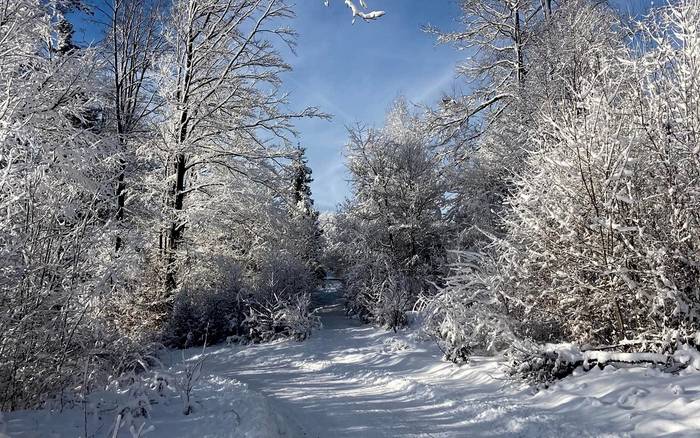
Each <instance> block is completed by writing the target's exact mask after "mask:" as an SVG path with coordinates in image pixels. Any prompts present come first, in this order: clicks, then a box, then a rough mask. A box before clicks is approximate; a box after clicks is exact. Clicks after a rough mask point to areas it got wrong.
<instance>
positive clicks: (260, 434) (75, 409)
mask: <svg viewBox="0 0 700 438" xmlns="http://www.w3.org/2000/svg"><path fill="white" fill-rule="evenodd" d="M184 369H185V365H184V364H180V365H176V366H174V367H172V368H170V369H169V370H167V373H153V377H154V378H153V380H152V382H164V381H166V380H169V381H170V382H169V384H170V385H173V382H174V381H175V380H177V379H178V378H179V377H180V376H181V375H182V374H183V373H184ZM147 386H148V388H147V390H145V391H141V390H139V389H137V390H134V388H128V389H123V390H116V389H115V390H111V391H101V392H96V393H93V394H92V395H91V396H90V397H89V398H88V403H87V404H83V403H81V402H77V401H74V402H71V403H66V404H64V406H63V408H61V406H60V405H59V404H56V405H55V406H53V407H52V409H45V410H40V411H17V412H12V413H5V414H4V417H0V438H6V437H26V438H48V437H52V438H54V437H71V438H73V437H79V436H83V437H84V436H86V435H87V436H95V437H110V438H112V437H120V438H121V437H128V438H135V437H141V436H147V437H149V438H158V437H163V438H177V437H202V438H207V437H208V438H214V437H217V438H224V437H226V438H274V437H284V436H290V432H289V429H288V427H287V425H286V423H285V420H284V418H283V417H282V416H280V415H279V414H278V413H276V412H275V411H274V410H273V409H272V408H271V407H270V403H269V401H268V399H267V398H265V397H264V396H263V395H261V394H260V393H257V392H255V391H251V390H250V389H249V388H248V387H247V385H245V384H243V383H241V382H239V381H237V380H235V379H233V378H229V377H225V376H221V375H217V374H216V373H208V372H207V364H206V361H205V363H204V366H203V370H202V376H201V377H200V379H199V380H198V381H197V382H195V383H194V385H193V389H192V393H191V397H192V408H193V411H192V413H190V414H189V415H184V414H183V400H182V394H178V391H177V390H176V389H174V390H172V391H170V390H160V391H159V390H156V389H155V387H154V386H153V385H152V384H150V383H148V382H147ZM144 396H146V397H145V398H146V399H144ZM138 407H142V408H143V409H142V412H144V413H145V414H144V415H139V414H138V411H139V409H137V408H138ZM117 424H119V430H118V432H117V433H116V434H115V433H114V428H115V426H116V425H117Z"/></svg>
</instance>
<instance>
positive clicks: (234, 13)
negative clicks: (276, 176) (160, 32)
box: [157, 0, 319, 294]
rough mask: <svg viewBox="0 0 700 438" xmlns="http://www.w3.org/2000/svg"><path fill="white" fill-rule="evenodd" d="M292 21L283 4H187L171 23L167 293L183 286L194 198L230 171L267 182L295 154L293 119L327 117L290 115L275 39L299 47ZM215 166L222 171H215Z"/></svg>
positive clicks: (165, 109)
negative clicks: (290, 145) (277, 162)
mask: <svg viewBox="0 0 700 438" xmlns="http://www.w3.org/2000/svg"><path fill="white" fill-rule="evenodd" d="M292 15H293V12H292V10H291V9H290V7H289V6H288V5H287V4H286V3H285V2H284V1H282V0H265V1H254V0H178V1H175V2H173V5H172V10H171V12H170V17H171V18H170V21H169V22H168V25H167V27H166V39H167V44H168V46H169V53H168V54H167V55H165V56H164V57H163V58H162V61H161V64H160V75H161V84H160V86H161V91H160V95H161V97H162V98H163V100H164V101H165V104H164V105H163V106H162V109H161V112H160V117H161V118H162V123H160V127H161V134H160V136H161V141H160V143H159V144H158V146H157V147H158V148H159V149H160V156H161V159H162V160H163V162H164V163H165V167H164V169H163V170H164V174H163V184H164V187H163V192H164V194H165V197H164V200H165V208H164V210H163V214H164V216H165V217H166V218H168V219H167V222H166V223H165V224H164V227H163V230H162V236H161V242H162V244H161V246H162V247H161V249H162V251H163V254H164V256H165V260H166V261H165V264H166V269H165V274H164V275H165V279H164V283H165V289H166V293H167V294H170V293H171V292H172V291H174V290H176V289H177V288H178V286H179V284H178V280H177V271H178V269H179V266H181V265H182V262H183V256H184V254H185V252H186V251H187V240H186V231H185V230H186V229H187V228H188V227H189V221H190V219H189V217H188V214H189V212H190V211H191V210H192V209H195V210H196V209H199V208H202V206H201V205H197V204H195V203H193V202H192V198H193V196H194V194H195V193H199V194H203V195H204V196H205V197H206V196H207V193H209V192H211V191H215V190H217V189H218V188H221V187H222V186H224V185H225V182H223V181H221V180H219V179H218V178H217V177H216V175H217V174H218V173H220V171H221V172H225V173H230V174H231V175H235V176H237V177H238V178H247V179H250V180H252V181H257V182H258V183H260V184H265V182H266V181H267V180H268V178H269V173H267V172H268V170H269V166H268V164H269V163H270V160H273V159H282V158H288V157H290V156H291V155H292V153H291V152H290V151H288V150H285V148H281V149H280V148H277V147H275V145H276V144H278V143H282V145H283V146H284V145H285V144H286V143H287V139H288V137H289V136H290V135H291V134H293V133H294V131H293V129H292V121H293V119H295V118H299V117H311V116H317V115H319V113H318V111H316V110H315V109H313V108H310V109H306V110H303V111H301V112H299V113H289V112H287V111H286V109H285V106H286V103H287V102H286V96H285V95H284V94H283V93H282V92H281V91H280V83H281V82H280V78H279V74H280V73H281V72H284V71H286V70H288V69H289V66H288V65H287V64H286V63H285V62H284V61H283V60H282V58H281V57H280V55H279V54H278V53H277V51H276V50H275V49H274V47H273V43H272V42H271V41H270V38H279V39H281V40H282V41H284V42H287V43H289V44H292V43H293V37H294V33H293V31H292V30H291V29H289V28H287V27H284V26H283V25H282V23H283V22H284V20H285V19H288V18H290V17H291V16H292ZM214 168H220V169H217V170H216V171H214Z"/></svg>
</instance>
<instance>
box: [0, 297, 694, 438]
mask: <svg viewBox="0 0 700 438" xmlns="http://www.w3.org/2000/svg"><path fill="white" fill-rule="evenodd" d="M316 300H317V302H318V303H319V304H320V305H321V309H320V316H321V319H322V322H323V328H322V329H320V330H318V331H316V332H315V333H314V334H313V336H312V337H311V338H310V339H309V340H307V341H305V342H294V341H277V342H273V343H269V344H260V345H249V346H242V345H223V346H214V347H210V348H208V349H206V351H204V353H203V352H202V351H201V350H197V349H192V350H187V351H185V352H184V361H183V358H182V356H181V354H182V353H179V352H178V353H172V357H171V358H169V359H168V358H166V367H167V371H168V373H170V374H174V375H177V374H178V373H180V374H181V373H182V372H183V370H184V369H185V367H186V366H188V364H189V366H191V365H192V364H194V363H196V362H197V361H198V360H200V359H201V357H202V354H204V356H206V357H205V359H204V363H203V367H202V376H201V378H200V380H199V381H198V382H197V383H196V384H195V389H194V393H193V397H194V400H195V404H194V406H195V409H194V412H193V413H192V414H190V415H188V416H185V415H183V414H182V402H181V401H180V400H177V397H173V398H172V399H165V400H162V401H159V402H156V403H152V408H151V417H150V418H149V419H148V423H147V427H151V426H152V429H153V430H152V431H151V432H149V433H147V434H146V436H148V437H156V438H157V437H167V438H173V437H185V436H192V437H280V436H281V437H333V438H341V437H363V438H364V437H367V438H371V437H396V436H402V437H466V436H473V437H481V436H483V437H563V436H576V437H645V436H649V437H651V436H659V435H663V436H678V437H686V436H688V437H691V436H698V434H699V433H700V415H699V414H698V412H700V397H698V396H699V395H700V378H699V377H700V376H699V375H698V372H697V371H696V370H695V369H694V368H693V367H689V368H688V369H686V370H684V371H682V372H681V373H680V374H678V375H672V374H668V373H662V372H660V371H658V370H656V369H655V368H653V367H651V365H648V366H637V367H622V368H618V367H616V366H613V365H609V366H608V367H606V368H605V369H604V370H600V369H598V368H597V367H594V368H593V369H592V370H591V371H589V372H584V371H582V370H581V369H580V368H579V369H578V370H576V371H575V372H574V375H572V376H570V377H568V378H566V379H563V380H561V381H560V382H558V383H556V384H555V385H553V386H551V387H550V388H549V389H546V390H541V391H538V392H535V391H533V390H532V389H531V388H530V387H528V386H526V385H523V384H519V383H516V382H512V381H509V380H507V379H505V378H504V375H503V372H502V371H501V368H500V366H499V362H498V360H497V358H485V357H475V358H472V360H471V362H470V363H469V364H467V365H464V366H461V367H458V366H456V365H453V364H451V363H447V362H444V361H442V360H441V353H440V351H439V350H438V348H437V346H435V345H434V344H433V343H432V342H423V341H420V340H419V339H418V337H417V335H416V333H417V332H416V331H415V330H406V331H403V332H399V333H398V334H395V333H393V332H387V331H383V330H378V329H376V328H373V327H370V326H366V325H361V324H360V323H359V322H358V321H356V320H353V319H348V318H347V317H346V316H345V314H344V312H343V310H342V306H341V305H340V304H338V302H337V296H336V293H328V292H325V293H322V294H320V295H319V296H318V297H317V298H316ZM577 353H578V352H576V351H573V350H572V351H571V354H572V355H574V354H577ZM678 355H679V356H681V355H683V357H685V358H686V360H687V361H697V359H698V357H697V353H696V352H693V351H691V350H683V353H678ZM599 359H600V358H599ZM168 363H169V365H167V364H168ZM693 363H695V362H693ZM101 397H102V398H103V399H104V402H103V404H102V405H101V407H100V408H99V409H97V410H96V412H98V413H99V415H98V416H101V417H102V420H99V419H98V418H96V417H97V416H91V419H90V421H89V426H90V430H92V431H95V436H109V435H108V433H109V430H110V428H111V427H112V425H113V424H114V421H115V417H116V414H115V412H114V411H113V410H110V409H108V407H109V406H110V403H112V401H111V400H109V396H108V394H102V395H101ZM93 408H94V406H92V407H91V409H93ZM93 410H94V409H93ZM100 421H101V422H102V423H101V424H100ZM4 427H5V429H4V433H5V434H7V435H9V436H12V437H14V436H17V437H53V436H58V437H61V436H80V435H82V430H83V411H82V409H79V408H74V409H65V410H64V411H63V412H62V413H59V412H49V411H39V412H29V411H24V412H14V413H9V414H5V417H4ZM0 432H3V429H0ZM0 436H2V434H1V433H0ZM119 436H120V437H121V436H124V437H127V436H130V435H128V432H127V430H126V429H123V430H122V431H121V434H120V435H119Z"/></svg>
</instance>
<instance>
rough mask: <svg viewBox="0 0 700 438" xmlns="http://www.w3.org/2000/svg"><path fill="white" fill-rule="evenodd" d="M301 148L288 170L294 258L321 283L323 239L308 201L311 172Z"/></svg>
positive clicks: (315, 213)
mask: <svg viewBox="0 0 700 438" xmlns="http://www.w3.org/2000/svg"><path fill="white" fill-rule="evenodd" d="M305 154H306V151H305V149H304V148H301V147H299V148H297V150H296V154H295V156H294V158H293V159H292V162H291V165H290V166H289V171H290V176H291V180H292V181H291V182H292V184H291V187H290V191H291V195H290V196H291V205H290V216H291V221H292V223H293V224H294V225H295V227H296V231H295V232H294V233H293V234H294V236H295V237H294V240H295V241H296V246H297V247H298V250H297V257H298V258H299V259H300V260H303V261H304V263H305V264H306V266H307V267H308V268H309V270H311V271H312V272H314V273H315V275H316V276H317V277H318V278H319V279H321V278H323V277H324V276H325V272H324V268H323V265H322V261H321V258H322V252H323V239H322V235H321V226H320V224H319V220H318V217H319V213H318V211H317V210H316V209H315V207H314V200H313V198H312V197H311V183H312V182H313V178H312V177H311V174H312V171H311V168H310V167H309V165H308V160H307V158H306V155H305Z"/></svg>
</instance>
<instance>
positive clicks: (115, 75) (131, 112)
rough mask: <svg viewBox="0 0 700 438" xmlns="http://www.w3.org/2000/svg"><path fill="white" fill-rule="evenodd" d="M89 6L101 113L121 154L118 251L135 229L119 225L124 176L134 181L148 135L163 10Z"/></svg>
mask: <svg viewBox="0 0 700 438" xmlns="http://www.w3.org/2000/svg"><path fill="white" fill-rule="evenodd" d="M94 8H95V9H96V13H97V16H98V21H99V22H104V28H105V29H104V31H105V39H104V41H103V42H102V44H101V45H100V47H99V48H100V51H101V54H102V56H103V60H104V67H103V68H104V70H105V77H106V82H107V84H108V85H107V86H106V87H105V91H106V94H107V96H108V101H109V107H108V108H106V109H105V112H106V114H107V117H108V123H109V127H110V131H111V133H113V135H114V136H115V138H116V141H117V144H118V145H119V153H120V166H121V170H120V172H119V176H118V178H117V181H116V182H115V198H116V203H115V206H114V222H115V223H116V228H117V230H116V234H117V235H116V237H115V250H116V251H117V252H119V251H121V250H122V249H123V246H124V242H123V240H124V236H123V235H122V234H124V231H125V230H124V229H129V228H131V229H133V228H134V224H133V223H130V224H129V225H130V226H128V227H125V224H124V222H125V216H126V214H125V211H126V210H127V208H128V207H127V197H128V196H127V194H128V191H129V190H128V188H127V185H128V183H129V182H128V181H127V180H128V179H129V177H131V179H132V181H131V184H132V185H133V184H134V183H135V181H134V180H136V179H137V175H136V174H137V173H138V172H139V171H140V170H141V169H140V164H141V163H140V162H139V161H140V157H139V154H138V149H139V147H142V146H144V144H145V143H146V142H147V141H148V140H149V139H150V138H151V137H152V135H153V129H151V128H152V126H151V123H150V122H152V118H151V115H152V114H153V112H154V111H155V110H156V109H157V107H158V104H159V102H160V99H159V98H158V94H157V88H156V85H157V84H156V83H155V81H154V73H155V71H154V69H155V65H156V64H157V60H158V58H159V57H160V56H161V55H162V52H163V49H164V43H165V41H164V38H163V31H164V29H163V26H162V18H161V15H162V12H163V11H162V6H161V4H160V2H158V1H156V2H153V1H147V0H104V1H103V2H101V3H97V4H96V5H95V6H94ZM135 192H136V191H135ZM130 219H133V218H127V219H126V222H127V223H129V220H130ZM131 246H132V248H130V249H133V246H134V245H131Z"/></svg>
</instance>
